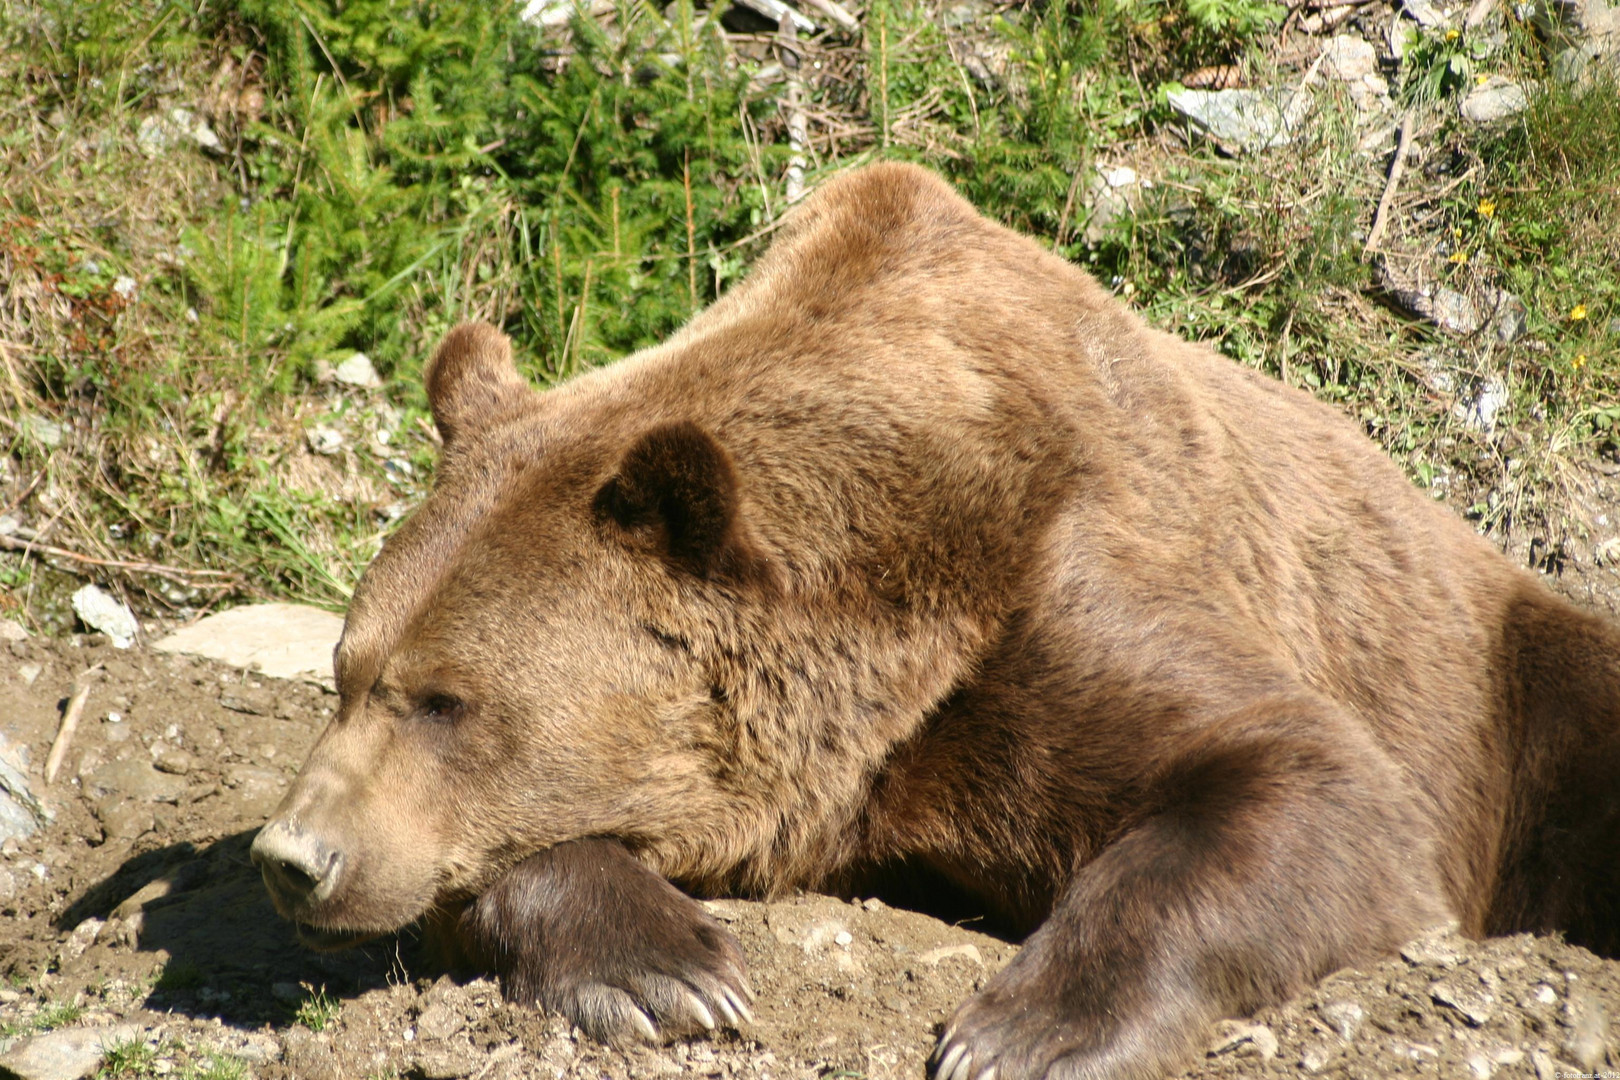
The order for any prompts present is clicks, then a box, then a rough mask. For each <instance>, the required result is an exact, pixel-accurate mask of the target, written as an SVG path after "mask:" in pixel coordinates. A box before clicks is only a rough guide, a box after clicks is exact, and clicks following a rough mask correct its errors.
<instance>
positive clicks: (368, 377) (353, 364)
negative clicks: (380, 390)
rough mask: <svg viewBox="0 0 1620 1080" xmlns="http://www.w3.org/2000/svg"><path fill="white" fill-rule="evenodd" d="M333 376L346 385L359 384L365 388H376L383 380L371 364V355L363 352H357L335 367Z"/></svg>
mask: <svg viewBox="0 0 1620 1080" xmlns="http://www.w3.org/2000/svg"><path fill="white" fill-rule="evenodd" d="M332 378H334V379H336V380H337V381H338V382H340V383H343V384H344V385H345V386H358V387H360V388H361V389H364V390H374V389H376V388H377V387H379V386H381V385H382V380H381V379H379V378H378V377H377V369H376V368H375V367H373V366H372V364H371V357H369V356H367V355H366V354H365V353H363V352H357V353H355V354H354V355H353V356H351V357H349V358H348V359H347V360H345V361H343V363H341V364H339V365H338V366H337V367H335V368H333V369H332Z"/></svg>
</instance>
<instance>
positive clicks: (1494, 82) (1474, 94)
mask: <svg viewBox="0 0 1620 1080" xmlns="http://www.w3.org/2000/svg"><path fill="white" fill-rule="evenodd" d="M1529 107H1530V99H1529V97H1528V95H1527V94H1526V93H1525V88H1524V87H1523V86H1522V85H1520V84H1519V83H1516V82H1514V81H1513V80H1512V79H1509V78H1506V77H1505V76H1502V75H1492V76H1490V77H1489V78H1487V79H1486V80H1485V81H1484V82H1482V83H1480V84H1479V85H1478V86H1476V87H1474V88H1473V89H1472V90H1470V91H1469V92H1468V96H1467V97H1465V98H1463V103H1462V109H1461V111H1462V117H1463V119H1464V120H1467V121H1469V122H1470V123H1474V124H1493V123H1495V122H1496V121H1498V120H1506V119H1508V118H1509V117H1513V116H1517V115H1519V114H1520V113H1522V112H1524V110H1525V109H1527V108H1529Z"/></svg>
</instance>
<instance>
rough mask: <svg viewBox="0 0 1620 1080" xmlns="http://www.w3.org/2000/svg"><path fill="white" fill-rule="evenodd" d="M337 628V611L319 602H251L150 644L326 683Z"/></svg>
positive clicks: (339, 625)
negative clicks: (315, 604)
mask: <svg viewBox="0 0 1620 1080" xmlns="http://www.w3.org/2000/svg"><path fill="white" fill-rule="evenodd" d="M342 633H343V618H342V616H340V615H333V614H332V613H331V612H329V611H322V610H321V609H320V608H313V607H306V606H304V605H301V604H251V605H248V606H245V607H238V608H232V609H231V610H229V611H222V612H220V613H219V614H218V615H210V616H209V617H208V618H206V619H201V620H199V621H198V622H195V623H193V624H192V625H190V626H188V627H186V628H184V629H182V630H177V631H175V632H174V633H173V634H170V635H169V636H168V637H166V638H164V639H163V640H162V641H159V642H158V643H157V644H155V645H153V646H152V647H153V648H154V649H156V650H158V651H159V652H169V653H187V654H189V655H194V656H206V657H208V658H209V659H211V660H221V661H223V662H225V663H227V664H231V665H233V666H235V667H239V668H255V669H257V670H259V671H262V672H263V673H264V674H266V675H270V676H273V677H275V678H278V679H301V680H303V681H305V682H313V683H317V684H319V685H323V686H331V684H332V650H333V649H334V648H336V647H337V641H338V638H339V637H340V636H341V635H342Z"/></svg>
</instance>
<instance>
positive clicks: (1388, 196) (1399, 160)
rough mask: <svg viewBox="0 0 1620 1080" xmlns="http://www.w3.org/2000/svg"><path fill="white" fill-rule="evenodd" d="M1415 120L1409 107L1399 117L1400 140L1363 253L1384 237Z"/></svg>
mask: <svg viewBox="0 0 1620 1080" xmlns="http://www.w3.org/2000/svg"><path fill="white" fill-rule="evenodd" d="M1416 122H1417V121H1416V119H1415V117H1414V114H1413V112H1412V111H1411V110H1410V109H1409V110H1407V113H1406V115H1405V116H1403V117H1401V141H1400V144H1399V145H1397V146H1396V147H1395V160H1394V162H1393V163H1391V164H1390V167H1389V181H1388V182H1387V183H1386V184H1384V194H1383V195H1382V196H1381V197H1380V198H1379V200H1378V210H1377V212H1376V213H1374V214H1373V222H1372V228H1371V229H1369V230H1367V243H1366V244H1365V245H1364V246H1363V247H1362V249H1361V253H1362V254H1363V255H1370V254H1372V253H1373V252H1374V251H1376V250H1377V249H1378V244H1379V241H1381V240H1383V238H1384V229H1385V228H1386V227H1387V226H1388V224H1389V208H1390V205H1391V204H1392V203H1394V201H1395V189H1396V188H1398V187H1400V184H1401V173H1403V172H1405V171H1406V155H1407V153H1408V151H1410V150H1411V149H1412V127H1413V125H1414V124H1415V123H1416Z"/></svg>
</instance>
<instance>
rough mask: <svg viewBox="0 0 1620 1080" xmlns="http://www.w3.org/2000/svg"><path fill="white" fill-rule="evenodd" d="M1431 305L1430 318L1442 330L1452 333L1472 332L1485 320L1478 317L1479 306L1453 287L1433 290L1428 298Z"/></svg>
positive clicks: (1483, 323)
mask: <svg viewBox="0 0 1620 1080" xmlns="http://www.w3.org/2000/svg"><path fill="white" fill-rule="evenodd" d="M1430 300H1431V303H1432V305H1433V308H1432V311H1431V313H1430V316H1429V317H1430V318H1432V319H1433V320H1434V322H1435V325H1436V326H1438V327H1440V328H1441V329H1442V330H1450V331H1451V332H1452V333H1454V334H1472V333H1473V332H1474V331H1475V330H1478V329H1479V328H1480V327H1481V326H1483V325H1485V320H1484V319H1483V318H1481V317H1480V314H1479V308H1478V307H1476V306H1475V304H1474V302H1473V301H1472V300H1470V299H1468V297H1466V296H1464V295H1463V294H1462V293H1460V292H1458V291H1456V290H1455V289H1448V288H1446V287H1445V286H1443V285H1442V286H1441V287H1440V288H1438V289H1436V290H1435V291H1434V296H1433V297H1431V298H1430Z"/></svg>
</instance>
